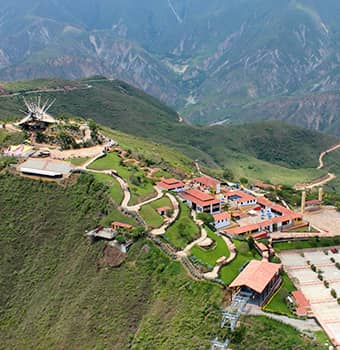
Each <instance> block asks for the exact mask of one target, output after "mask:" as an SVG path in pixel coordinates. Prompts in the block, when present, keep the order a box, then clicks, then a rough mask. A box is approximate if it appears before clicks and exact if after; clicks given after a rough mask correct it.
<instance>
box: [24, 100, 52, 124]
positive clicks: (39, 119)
mask: <svg viewBox="0 0 340 350" xmlns="http://www.w3.org/2000/svg"><path fill="white" fill-rule="evenodd" d="M23 100H24V104H25V106H26V110H25V111H22V112H23V113H25V114H26V117H25V118H24V119H23V120H22V121H21V122H20V123H19V125H24V124H29V123H32V122H36V123H44V124H51V123H56V120H55V119H54V118H53V117H52V116H51V115H49V114H48V113H47V111H48V110H49V109H50V108H51V107H52V106H53V104H54V103H55V101H56V100H55V99H47V100H46V101H45V102H44V103H42V101H41V96H38V97H36V98H35V99H33V98H32V99H26V97H24V98H23Z"/></svg>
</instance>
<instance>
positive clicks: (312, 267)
mask: <svg viewBox="0 0 340 350" xmlns="http://www.w3.org/2000/svg"><path fill="white" fill-rule="evenodd" d="M310 268H311V269H312V271H314V272H316V266H315V265H314V264H312V265H311V266H310Z"/></svg>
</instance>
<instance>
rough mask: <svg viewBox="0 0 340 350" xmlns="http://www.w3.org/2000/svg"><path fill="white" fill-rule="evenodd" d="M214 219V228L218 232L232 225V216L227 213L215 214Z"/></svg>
mask: <svg viewBox="0 0 340 350" xmlns="http://www.w3.org/2000/svg"><path fill="white" fill-rule="evenodd" d="M213 217H214V226H215V228H216V229H217V230H218V229H221V228H224V227H226V226H229V225H230V223H231V215H230V213H228V212H226V211H225V212H223V213H219V214H214V215H213Z"/></svg>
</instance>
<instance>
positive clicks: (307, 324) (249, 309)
mask: <svg viewBox="0 0 340 350" xmlns="http://www.w3.org/2000/svg"><path fill="white" fill-rule="evenodd" d="M244 314H246V315H254V316H267V317H269V318H272V319H274V320H277V321H280V322H283V323H285V324H288V325H290V326H293V327H294V328H296V329H298V330H299V331H313V332H315V331H321V330H322V328H321V327H320V326H319V325H318V324H317V323H316V321H315V319H314V318H309V319H307V320H298V319H296V318H290V317H287V316H282V315H276V314H272V313H269V312H264V311H262V310H261V308H260V307H258V306H255V305H251V304H248V305H247V306H246V308H245V310H244Z"/></svg>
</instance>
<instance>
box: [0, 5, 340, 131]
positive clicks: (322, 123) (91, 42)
mask: <svg viewBox="0 0 340 350" xmlns="http://www.w3.org/2000/svg"><path fill="white" fill-rule="evenodd" d="M339 15H340V4H339V2H338V1H337V0H326V1H322V2H320V1H316V0H300V1H298V0H282V1H273V0H232V1H223V0H211V1H209V2H207V1H204V0H195V1H194V0H157V1H156V0H148V1H138V2H137V1H136V0H124V1H123V0H116V1H115V2H114V4H113V3H112V1H109V0H103V1H96V0H84V1H80V0H75V1H72V2H69V1H66V0H43V1H42V0H29V1H25V2H24V3H22V1H19V0H14V1H8V0H5V1H3V5H2V7H1V9H0V38H1V40H0V79H2V80H17V79H23V78H37V77H61V78H73V79H74V78H80V77H84V76H91V75H94V74H100V75H105V76H108V77H114V78H118V79H121V80H125V81H127V82H130V83H132V84H133V85H135V86H136V87H139V88H141V89H143V90H144V91H146V92H148V93H150V94H152V95H154V96H156V97H158V98H160V99H162V100H163V101H164V102H166V103H168V104H170V105H172V106H174V107H175V108H176V109H177V110H178V111H180V112H181V113H182V114H183V115H184V116H185V117H186V119H187V120H189V121H190V122H193V123H200V124H202V123H203V124H209V123H212V122H216V121H232V122H233V121H238V120H240V119H241V120H253V119H268V118H269V119H277V118H280V119H283V120H286V119H288V120H289V121H291V122H294V123H296V124H298V125H302V126H305V127H311V128H313V129H315V130H319V131H325V132H331V133H336V134H337V135H339V126H338V122H337V113H336V112H337V111H338V101H339V99H338V97H339V96H338V93H337V90H338V89H339V86H340V75H339V69H338V67H339V59H340V53H339V38H340V37H339V30H340V26H339V21H338V18H339ZM292 96H294V99H295V100H294V101H291V97H292ZM268 99H269V100H270V102H268ZM325 100H326V101H327V102H325ZM309 101H312V103H310V102H309ZM296 106H298V108H297V107H296ZM311 108H313V116H311V117H310V116H309V115H310V110H311ZM292 111H293V112H292ZM317 119H318V120H319V122H315V120H317ZM333 126H334V127H333Z"/></svg>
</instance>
